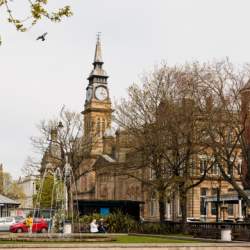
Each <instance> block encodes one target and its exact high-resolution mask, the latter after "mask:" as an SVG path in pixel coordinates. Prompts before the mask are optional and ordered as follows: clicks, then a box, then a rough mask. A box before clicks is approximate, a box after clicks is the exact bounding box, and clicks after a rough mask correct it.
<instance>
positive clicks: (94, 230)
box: [90, 219, 98, 233]
mask: <svg viewBox="0 0 250 250" xmlns="http://www.w3.org/2000/svg"><path fill="white" fill-rule="evenodd" d="M90 232H91V233H98V225H97V223H96V220H95V219H93V220H92V222H91V223H90Z"/></svg>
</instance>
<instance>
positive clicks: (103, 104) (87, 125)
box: [82, 34, 112, 156]
mask: <svg viewBox="0 0 250 250" xmlns="http://www.w3.org/2000/svg"><path fill="white" fill-rule="evenodd" d="M102 66H103V60H102V51H101V41H100V36H99V34H98V36H97V42H96V48H95V57H94V62H93V70H92V71H91V73H90V75H89V77H88V81H89V83H88V86H87V88H86V100H85V105H84V111H83V112H82V114H83V115H84V145H85V148H86V149H87V152H86V153H87V154H88V155H91V156H95V155H100V154H102V153H103V135H104V132H105V130H106V129H107V128H110V126H111V113H112V108H111V100H110V96H109V89H108V82H107V79H108V76H107V73H106V72H105V70H104V69H103V68H102Z"/></svg>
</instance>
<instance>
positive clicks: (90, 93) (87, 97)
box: [86, 88, 92, 101]
mask: <svg viewBox="0 0 250 250" xmlns="http://www.w3.org/2000/svg"><path fill="white" fill-rule="evenodd" d="M91 96H92V89H90V88H89V89H88V90H87V94H86V99H87V101H89V100H90V99H91Z"/></svg>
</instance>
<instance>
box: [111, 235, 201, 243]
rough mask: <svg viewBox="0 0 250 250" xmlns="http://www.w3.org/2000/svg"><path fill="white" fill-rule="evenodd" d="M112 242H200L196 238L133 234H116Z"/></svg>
mask: <svg viewBox="0 0 250 250" xmlns="http://www.w3.org/2000/svg"><path fill="white" fill-rule="evenodd" d="M114 238H115V239H116V241H113V242H114V243H193V242H197V243H198V242H200V241H198V240H192V239H190V240H179V239H172V238H167V237H153V236H151V237H150V236H134V235H118V236H115V237H114Z"/></svg>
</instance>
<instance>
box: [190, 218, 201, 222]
mask: <svg viewBox="0 0 250 250" xmlns="http://www.w3.org/2000/svg"><path fill="white" fill-rule="evenodd" d="M187 222H200V219H196V218H187Z"/></svg>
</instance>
